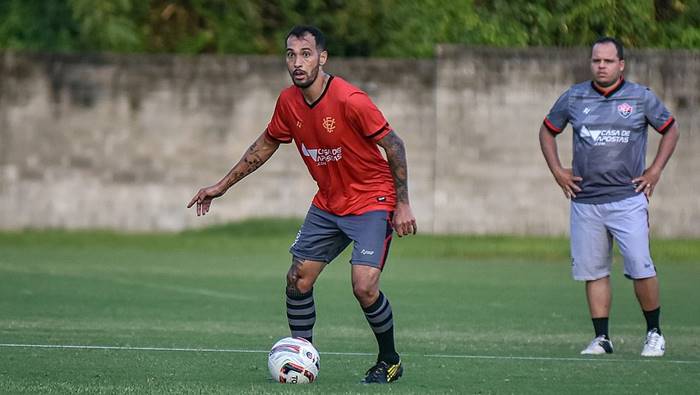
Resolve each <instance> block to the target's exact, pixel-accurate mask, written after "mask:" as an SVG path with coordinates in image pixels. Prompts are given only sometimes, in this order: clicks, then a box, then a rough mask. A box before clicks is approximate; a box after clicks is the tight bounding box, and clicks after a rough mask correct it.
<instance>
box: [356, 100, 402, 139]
mask: <svg viewBox="0 0 700 395" xmlns="http://www.w3.org/2000/svg"><path fill="white" fill-rule="evenodd" d="M345 116H346V118H347V119H348V122H349V123H350V126H352V128H353V129H355V130H356V131H357V132H358V133H360V134H361V135H362V136H364V137H366V138H369V139H372V140H373V141H379V140H381V139H382V138H384V136H386V135H387V134H389V132H391V126H390V125H389V122H387V120H386V118H384V115H383V114H382V112H381V111H379V109H378V108H377V106H375V105H374V103H373V102H372V100H371V99H370V98H369V96H367V94H366V93H364V92H353V93H351V94H350V95H349V96H348V98H347V102H346V106H345Z"/></svg>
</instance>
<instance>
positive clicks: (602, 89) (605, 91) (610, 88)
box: [593, 76, 624, 95]
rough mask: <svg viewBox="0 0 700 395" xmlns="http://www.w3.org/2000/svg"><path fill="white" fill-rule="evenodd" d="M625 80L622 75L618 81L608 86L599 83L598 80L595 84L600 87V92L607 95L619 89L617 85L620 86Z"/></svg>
mask: <svg viewBox="0 0 700 395" xmlns="http://www.w3.org/2000/svg"><path fill="white" fill-rule="evenodd" d="M623 80H624V78H623V76H620V78H618V79H617V81H615V82H614V83H612V84H610V85H608V86H602V85H600V84H599V83H597V82H596V81H593V84H594V85H595V87H596V88H597V89H598V91H599V92H600V93H602V94H603V95H607V94H608V93H610V92H612V91H614V90H615V89H617V87H618V86H620V84H622V81H623Z"/></svg>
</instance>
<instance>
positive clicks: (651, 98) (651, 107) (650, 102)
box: [644, 88, 675, 134]
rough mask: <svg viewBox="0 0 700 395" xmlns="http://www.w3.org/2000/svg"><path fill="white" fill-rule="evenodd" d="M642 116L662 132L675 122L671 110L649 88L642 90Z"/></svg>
mask: <svg viewBox="0 0 700 395" xmlns="http://www.w3.org/2000/svg"><path fill="white" fill-rule="evenodd" d="M644 116H645V117H646V119H647V122H649V124H650V125H651V126H652V127H653V128H654V129H656V131H657V132H659V133H662V134H663V133H665V132H666V131H667V130H668V128H670V127H671V125H673V123H674V122H675V119H673V116H672V115H671V112H670V111H668V109H667V108H666V106H664V104H663V103H662V102H661V100H659V98H658V97H657V96H656V95H655V94H654V92H652V91H651V89H649V88H647V89H646V91H645V92H644Z"/></svg>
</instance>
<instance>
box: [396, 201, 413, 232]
mask: <svg viewBox="0 0 700 395" xmlns="http://www.w3.org/2000/svg"><path fill="white" fill-rule="evenodd" d="M392 222H393V225H394V230H395V231H396V234H397V235H398V236H399V237H403V236H406V235H409V234H414V235H415V234H416V232H417V231H418V226H417V225H416V217H414V216H413V211H411V205H409V204H407V203H397V204H396V210H394V218H393V221H392Z"/></svg>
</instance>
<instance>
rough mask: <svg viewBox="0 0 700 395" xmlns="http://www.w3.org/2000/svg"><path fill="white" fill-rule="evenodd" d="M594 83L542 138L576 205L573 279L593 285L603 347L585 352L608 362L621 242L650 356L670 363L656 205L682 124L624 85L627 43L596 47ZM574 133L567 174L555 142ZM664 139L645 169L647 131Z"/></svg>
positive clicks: (558, 107)
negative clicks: (655, 253)
mask: <svg viewBox="0 0 700 395" xmlns="http://www.w3.org/2000/svg"><path fill="white" fill-rule="evenodd" d="M590 67H591V73H592V75H593V79H592V81H586V82H583V83H580V84H577V85H573V86H572V87H571V88H569V90H567V91H566V92H564V94H562V95H561V96H560V97H559V99H558V100H557V101H556V103H554V106H553V107H552V109H551V110H550V112H549V114H548V115H547V116H546V117H545V119H544V122H543V124H542V127H541V128H540V133H539V139H540V146H541V148H542V153H543V154H544V157H545V160H546V161H547V165H548V166H549V170H550V171H551V172H552V174H553V175H554V179H555V180H556V182H557V184H559V187H561V189H562V190H563V191H564V196H566V197H567V198H569V199H571V219H570V221H571V256H572V274H573V277H574V279H575V280H580V281H585V282H586V296H587V299H588V306H589V311H590V314H591V319H592V320H593V328H594V330H595V339H593V341H592V342H591V343H590V344H589V345H588V347H586V348H585V349H584V350H583V351H581V354H594V355H598V354H609V353H612V352H613V344H612V341H611V340H610V336H609V334H608V316H609V313H610V302H611V287H610V267H611V263H612V243H613V240H615V242H616V243H617V245H618V246H619V248H620V252H621V253H622V256H623V258H624V274H625V276H626V277H627V278H629V279H631V280H632V281H633V282H634V292H635V294H636V296H637V300H638V301H639V305H640V307H641V308H642V312H643V313H644V317H645V319H646V323H647V331H646V340H645V342H644V345H643V349H642V356H645V357H659V356H662V355H664V351H665V344H666V341H665V339H664V336H663V335H662V333H661V326H660V325H659V312H660V305H659V283H658V280H657V277H656V268H655V267H654V264H653V262H652V260H651V256H650V254H649V218H648V205H649V198H651V196H652V193H653V192H654V188H655V187H656V186H657V184H658V183H659V178H660V176H661V171H662V170H663V168H664V166H665V165H666V162H667V161H668V160H669V158H670V157H671V154H672V153H673V150H674V148H675V146H676V142H677V141H678V128H677V125H676V122H675V120H674V118H673V116H671V114H670V113H669V111H668V110H667V109H666V107H665V106H664V104H663V103H662V102H661V101H660V100H659V98H658V97H656V95H655V94H654V93H653V92H652V91H651V90H649V88H647V87H645V86H642V85H638V84H635V83H633V82H629V81H625V79H624V77H623V71H624V69H625V60H624V55H623V48H622V45H621V44H620V42H618V41H617V40H616V39H614V38H611V37H603V38H600V39H598V40H597V41H596V42H595V43H594V44H593V46H592V48H591V64H590ZM567 123H570V124H571V126H572V128H573V133H574V135H573V168H564V167H563V166H562V165H561V163H560V161H559V155H558V153H557V143H556V141H555V137H556V136H558V135H559V134H560V133H561V132H562V130H563V129H564V127H565V126H566V124H567ZM648 125H651V126H652V127H653V128H654V129H656V131H657V132H659V133H661V134H662V135H663V137H662V138H661V142H660V143H659V147H658V151H657V154H656V157H655V158H654V161H653V162H652V164H651V166H649V167H648V168H646V169H645V154H646V146H647V126H648Z"/></svg>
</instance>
